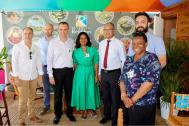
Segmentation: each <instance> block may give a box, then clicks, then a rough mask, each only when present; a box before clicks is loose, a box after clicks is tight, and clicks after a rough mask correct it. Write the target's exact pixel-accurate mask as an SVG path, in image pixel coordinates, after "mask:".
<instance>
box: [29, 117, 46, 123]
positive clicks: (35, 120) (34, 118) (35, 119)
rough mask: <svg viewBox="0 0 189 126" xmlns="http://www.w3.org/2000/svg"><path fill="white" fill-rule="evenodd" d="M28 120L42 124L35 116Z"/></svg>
mask: <svg viewBox="0 0 189 126" xmlns="http://www.w3.org/2000/svg"><path fill="white" fill-rule="evenodd" d="M30 120H31V121H34V122H37V123H42V122H43V120H42V119H40V118H39V117H37V116H33V117H31V118H30Z"/></svg>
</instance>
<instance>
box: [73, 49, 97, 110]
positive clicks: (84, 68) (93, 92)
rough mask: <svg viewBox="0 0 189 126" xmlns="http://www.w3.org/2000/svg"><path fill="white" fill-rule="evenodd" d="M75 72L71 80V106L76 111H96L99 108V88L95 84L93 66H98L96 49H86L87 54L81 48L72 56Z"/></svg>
mask: <svg viewBox="0 0 189 126" xmlns="http://www.w3.org/2000/svg"><path fill="white" fill-rule="evenodd" d="M72 58H73V62H74V64H75V65H76V70H75V74H74V79H73V87H72V100H71V106H73V107H76V110H88V109H91V110H96V109H97V108H99V106H100V92H99V86H98V85H97V84H96V83H95V67H94V66H95V64H98V60H99V56H98V52H97V49H95V48H94V47H87V54H84V52H83V51H82V49H81V48H78V49H76V50H75V51H74V52H73V55H72Z"/></svg>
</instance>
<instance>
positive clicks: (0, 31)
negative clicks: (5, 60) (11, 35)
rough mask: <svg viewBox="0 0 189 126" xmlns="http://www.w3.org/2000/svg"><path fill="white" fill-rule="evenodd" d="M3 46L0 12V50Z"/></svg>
mask: <svg viewBox="0 0 189 126" xmlns="http://www.w3.org/2000/svg"><path fill="white" fill-rule="evenodd" d="M3 46H4V40H3V26H2V13H1V12H0V50H1V49H2V48H3Z"/></svg>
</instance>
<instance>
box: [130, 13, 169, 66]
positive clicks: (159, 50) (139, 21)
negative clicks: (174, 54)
mask: <svg viewBox="0 0 189 126" xmlns="http://www.w3.org/2000/svg"><path fill="white" fill-rule="evenodd" d="M150 22H151V18H150V16H149V15H148V14H147V13H145V12H139V13H137V14H136V15H135V27H136V31H137V32H144V33H145V34H146V36H147V38H148V45H147V48H146V51H149V52H151V53H154V54H156V55H157V56H158V59H159V61H160V64H161V67H162V68H163V67H164V66H165V65H166V50H165V45H164V42H163V40H162V38H160V37H158V36H155V35H153V34H151V33H149V32H148V26H149V24H150ZM128 54H129V55H130V56H132V55H133V54H134V52H133V50H132V47H131V46H130V48H129V53H128Z"/></svg>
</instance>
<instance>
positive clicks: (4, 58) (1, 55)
mask: <svg viewBox="0 0 189 126" xmlns="http://www.w3.org/2000/svg"><path fill="white" fill-rule="evenodd" d="M7 62H8V53H7V49H6V47H4V48H2V50H1V52H0V69H3V67H4V66H3V65H4V63H7Z"/></svg>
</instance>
